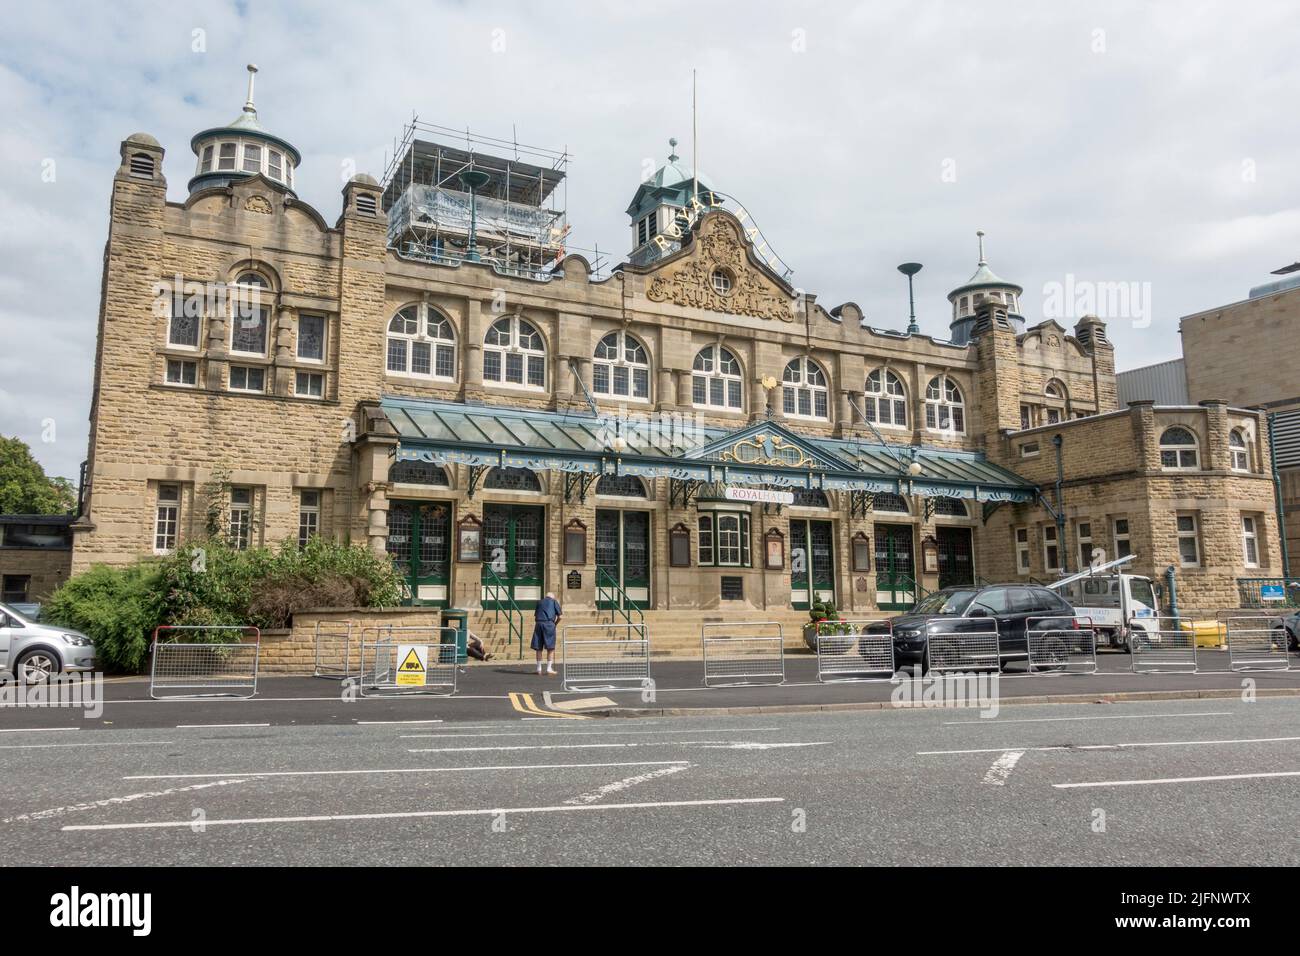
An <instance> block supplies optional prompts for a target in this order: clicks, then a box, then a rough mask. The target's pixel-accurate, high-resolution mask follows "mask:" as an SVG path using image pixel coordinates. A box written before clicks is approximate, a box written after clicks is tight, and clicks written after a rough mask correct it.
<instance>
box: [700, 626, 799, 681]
mask: <svg viewBox="0 0 1300 956" xmlns="http://www.w3.org/2000/svg"><path fill="white" fill-rule="evenodd" d="M773 631H775V632H776V633H775V634H773V633H772V632H773ZM700 651H701V653H702V654H703V657H704V686H706V687H713V686H719V685H720V684H722V685H739V684H771V683H775V684H784V683H785V631H784V630H783V629H782V627H781V625H780V624H779V623H778V622H776V621H757V622H756V621H737V622H734V623H732V622H727V621H716V622H712V623H709V624H701V625H700Z"/></svg>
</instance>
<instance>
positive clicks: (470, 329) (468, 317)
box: [461, 298, 487, 398]
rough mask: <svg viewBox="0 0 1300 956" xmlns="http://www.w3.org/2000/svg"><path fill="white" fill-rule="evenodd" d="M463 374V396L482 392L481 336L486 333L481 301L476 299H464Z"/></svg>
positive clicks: (479, 394)
mask: <svg viewBox="0 0 1300 956" xmlns="http://www.w3.org/2000/svg"><path fill="white" fill-rule="evenodd" d="M463 334H464V338H465V342H464V352H463V355H464V375H463V376H462V379H461V385H462V390H463V391H464V393H465V397H466V398H469V397H471V396H474V397H478V396H481V395H482V394H483V336H484V335H486V334H487V328H486V322H485V321H484V317H483V303H481V302H479V300H478V299H473V298H467V299H466V300H465V328H464V330H463Z"/></svg>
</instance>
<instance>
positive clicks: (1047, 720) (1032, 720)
mask: <svg viewBox="0 0 1300 956" xmlns="http://www.w3.org/2000/svg"><path fill="white" fill-rule="evenodd" d="M1232 716H1235V715H1234V714H1233V712H1232V711H1230V710H1215V711H1210V712H1208V713H1203V714H1202V713H1197V714H1098V715H1097V716H1095V717H1016V718H1014V719H1010V718H1009V719H1006V720H1003V719H1001V718H998V717H995V718H993V719H992V720H989V719H980V720H945V721H944V722H943V726H945V727H955V726H958V725H960V724H976V725H978V726H980V727H991V726H994V725H999V724H1051V723H1057V722H1059V721H1063V720H1148V719H1153V718H1156V717H1232Z"/></svg>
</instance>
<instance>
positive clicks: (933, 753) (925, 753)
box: [916, 737, 1300, 757]
mask: <svg viewBox="0 0 1300 956" xmlns="http://www.w3.org/2000/svg"><path fill="white" fill-rule="evenodd" d="M1297 740H1300V737H1239V738H1236V739H1233V740H1150V741H1145V742H1141V743H1130V744H1071V745H1069V746H1065V745H1061V744H1057V745H1054V746H1051V747H981V748H978V749H976V750H918V751H917V752H916V755H917V756H918V757H943V756H950V755H952V754H1000V753H1002V752H1003V751H1006V750H1033V751H1044V752H1045V751H1051V750H1129V749H1133V748H1138V747H1205V746H1213V745H1214V744H1276V743H1293V742H1294V741H1297Z"/></svg>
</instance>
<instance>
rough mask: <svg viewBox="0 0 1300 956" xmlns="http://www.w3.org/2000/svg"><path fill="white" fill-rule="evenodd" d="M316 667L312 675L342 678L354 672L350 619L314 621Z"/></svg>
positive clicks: (333, 678)
mask: <svg viewBox="0 0 1300 956" xmlns="http://www.w3.org/2000/svg"><path fill="white" fill-rule="evenodd" d="M315 644H316V668H315V670H314V671H313V672H312V676H313V677H324V678H326V679H328V680H343V679H345V678H346V677H348V676H349V675H350V674H353V673H354V669H353V665H355V664H356V663H358V662H357V661H355V660H353V656H354V651H353V647H352V622H351V621H343V622H338V621H317V622H316V640H315Z"/></svg>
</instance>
